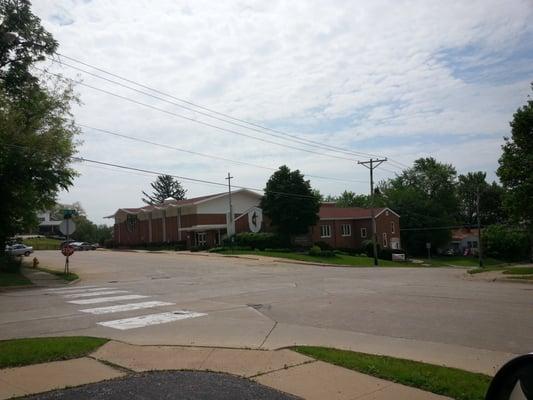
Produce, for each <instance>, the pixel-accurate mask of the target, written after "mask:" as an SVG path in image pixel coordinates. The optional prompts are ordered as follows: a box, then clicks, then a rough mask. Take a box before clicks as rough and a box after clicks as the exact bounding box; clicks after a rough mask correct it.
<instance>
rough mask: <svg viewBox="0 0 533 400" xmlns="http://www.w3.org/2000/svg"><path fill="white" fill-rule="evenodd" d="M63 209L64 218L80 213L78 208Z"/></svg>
mask: <svg viewBox="0 0 533 400" xmlns="http://www.w3.org/2000/svg"><path fill="white" fill-rule="evenodd" d="M62 211H63V218H64V219H70V218H72V217H75V216H77V215H78V212H77V211H76V210H69V209H64V210H62Z"/></svg>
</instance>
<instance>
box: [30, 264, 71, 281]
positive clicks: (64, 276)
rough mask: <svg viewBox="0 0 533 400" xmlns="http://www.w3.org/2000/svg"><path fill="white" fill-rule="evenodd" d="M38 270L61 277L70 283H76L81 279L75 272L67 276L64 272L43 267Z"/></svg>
mask: <svg viewBox="0 0 533 400" xmlns="http://www.w3.org/2000/svg"><path fill="white" fill-rule="evenodd" d="M37 269H38V270H40V271H44V272H48V273H49V274H53V275H56V276H59V277H60V278H62V279H64V280H66V281H68V282H71V281H75V280H76V279H79V278H80V277H79V276H78V275H77V274H75V273H74V272H69V273H68V274H65V273H63V271H58V270H55V269H49V268H41V267H38V268H37Z"/></svg>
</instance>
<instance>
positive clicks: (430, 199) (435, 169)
mask: <svg viewBox="0 0 533 400" xmlns="http://www.w3.org/2000/svg"><path fill="white" fill-rule="evenodd" d="M456 179H457V172H456V170H455V168H454V167H453V166H452V165H450V164H442V163H439V162H438V161H437V160H435V159H434V158H431V157H430V158H420V159H418V160H416V161H415V162H414V165H413V167H412V168H408V169H406V170H404V171H403V172H402V174H401V175H399V176H397V177H396V178H393V179H390V180H388V181H387V182H382V183H380V191H381V193H382V195H383V200H384V201H385V202H386V204H387V206H388V207H390V208H392V209H393V210H394V211H396V212H398V213H399V214H400V215H401V217H402V228H410V229H412V230H409V231H403V232H402V244H403V247H404V248H405V249H407V251H408V252H410V253H412V254H423V253H424V252H425V251H426V250H425V248H426V247H425V243H427V242H429V243H431V244H432V247H433V248H437V247H439V246H441V245H443V244H445V243H447V242H448V240H449V239H450V231H449V230H445V229H434V230H428V229H427V228H432V227H439V228H440V227H444V226H450V225H453V224H454V223H455V222H456V216H457V213H458V202H457V197H456V194H455V184H456Z"/></svg>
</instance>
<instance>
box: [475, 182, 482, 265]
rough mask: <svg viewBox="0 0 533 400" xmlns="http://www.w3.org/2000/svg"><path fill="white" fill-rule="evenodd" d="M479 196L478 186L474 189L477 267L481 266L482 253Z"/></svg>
mask: <svg viewBox="0 0 533 400" xmlns="http://www.w3.org/2000/svg"><path fill="white" fill-rule="evenodd" d="M480 198H481V196H480V195H479V186H478V187H477V190H476V216H477V240H478V243H477V254H478V257H479V268H483V253H482V248H481V247H482V246H481V216H480V215H479V199H480Z"/></svg>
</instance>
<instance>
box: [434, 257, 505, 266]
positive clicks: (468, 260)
mask: <svg viewBox="0 0 533 400" xmlns="http://www.w3.org/2000/svg"><path fill="white" fill-rule="evenodd" d="M424 263H426V264H431V265H433V266H440V267H446V266H458V267H477V266H478V265H479V260H478V258H477V257H468V256H466V257H465V256H450V257H443V256H436V257H432V258H431V259H424ZM483 264H484V266H485V267H496V266H504V265H506V263H505V261H501V260H496V259H494V258H484V259H483Z"/></svg>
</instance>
